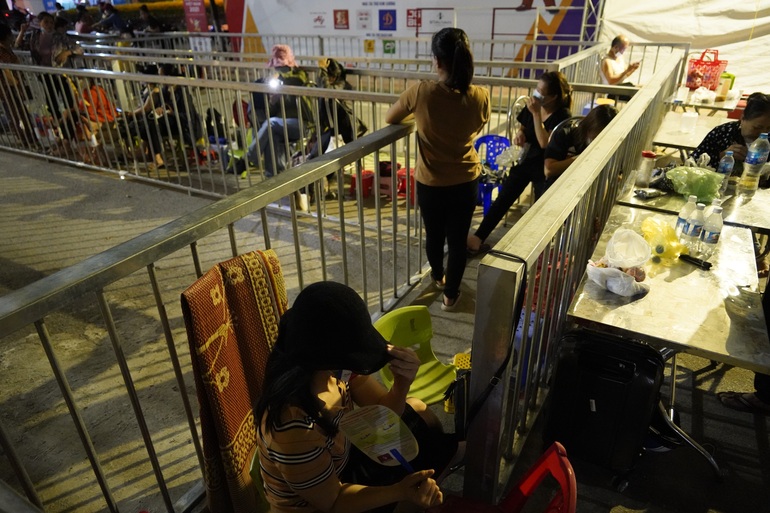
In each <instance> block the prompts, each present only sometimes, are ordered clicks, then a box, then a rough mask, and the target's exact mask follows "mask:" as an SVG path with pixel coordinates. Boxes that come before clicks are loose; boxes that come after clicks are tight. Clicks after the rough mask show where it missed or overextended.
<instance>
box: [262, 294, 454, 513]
mask: <svg viewBox="0 0 770 513" xmlns="http://www.w3.org/2000/svg"><path fill="white" fill-rule="evenodd" d="M385 365H388V366H389V367H390V370H391V371H392V372H393V376H394V382H393V386H392V387H391V388H390V390H387V389H385V387H383V386H382V385H381V384H380V382H379V381H377V380H376V379H375V378H373V377H372V376H371V375H370V374H372V373H374V372H376V371H377V370H379V369H380V368H382V367H384V366H385ZM419 365H420V361H419V358H418V357H417V355H416V354H415V353H414V351H412V350H411V349H409V348H400V347H394V346H392V345H389V344H388V343H387V341H386V340H385V339H384V338H383V337H382V335H380V333H379V332H378V331H377V330H376V329H375V328H374V326H372V322H371V318H370V315H369V311H368V309H367V306H366V304H365V303H364V301H363V300H362V299H361V298H360V297H359V296H358V294H357V293H356V292H355V291H354V290H353V289H351V288H350V287H348V286H347V285H343V284H341V283H335V282H331V281H324V282H317V283H313V284H311V285H309V286H307V287H306V288H305V289H303V290H302V292H300V293H299V295H298V296H297V299H296V300H295V301H294V304H293V305H292V307H291V308H290V309H289V310H288V311H286V313H285V314H283V316H282V317H281V320H280V324H279V327H278V338H277V340H276V342H275V346H274V347H273V350H272V352H271V353H270V356H269V358H268V361H267V365H266V371H265V378H264V390H263V391H262V395H261V397H260V398H259V401H258V402H257V404H256V406H255V408H254V418H255V419H256V421H257V444H258V452H259V467H260V473H261V475H262V482H263V485H264V490H265V495H266V498H267V501H268V502H269V503H270V511H272V512H273V513H289V512H294V513H296V512H300V511H302V512H308V513H310V512H322V511H323V512H326V511H346V512H348V513H356V512H363V511H372V510H375V508H382V507H387V506H389V505H392V504H393V505H395V503H398V502H407V503H411V504H413V505H416V506H418V507H420V508H423V509H424V508H427V507H430V506H434V505H437V504H440V503H441V502H442V498H443V496H442V493H441V490H440V489H439V487H438V485H437V482H436V479H438V477H437V476H439V474H440V473H441V470H442V469H443V468H445V467H447V466H448V464H449V462H450V461H451V459H452V457H453V456H454V455H455V452H456V448H457V443H456V442H455V441H454V437H453V435H447V434H444V433H442V432H441V424H440V422H439V421H438V419H437V418H436V417H435V415H434V414H433V413H432V412H431V411H430V410H428V409H427V407H426V406H425V404H424V403H423V402H422V401H420V400H418V399H414V398H409V397H407V393H408V391H409V387H410V385H411V384H412V382H413V381H414V378H415V375H416V373H417V369H418V367H419ZM367 405H383V406H387V407H388V408H390V409H391V410H393V411H394V412H396V413H397V414H398V415H400V416H401V418H402V420H403V421H404V422H405V423H406V424H407V426H408V427H409V429H410V430H411V431H412V432H413V433H414V435H415V437H416V438H417V440H418V443H419V455H418V456H417V457H416V458H415V459H414V460H413V461H412V462H411V464H412V466H413V467H414V469H415V470H416V472H414V473H408V472H407V471H406V470H404V469H403V467H401V466H397V467H390V466H384V465H380V464H378V463H375V462H374V461H372V460H370V459H369V457H367V456H366V455H365V454H364V453H362V452H361V451H360V450H359V449H357V448H356V447H354V446H351V443H350V441H349V440H348V438H347V437H346V436H345V434H344V433H343V432H341V431H340V430H339V421H340V418H341V417H342V415H344V414H345V413H346V412H349V411H351V410H353V409H354V408H355V407H356V406H367ZM391 509H392V508H388V509H387V511H390V510H391ZM376 511H382V510H381V509H376Z"/></svg>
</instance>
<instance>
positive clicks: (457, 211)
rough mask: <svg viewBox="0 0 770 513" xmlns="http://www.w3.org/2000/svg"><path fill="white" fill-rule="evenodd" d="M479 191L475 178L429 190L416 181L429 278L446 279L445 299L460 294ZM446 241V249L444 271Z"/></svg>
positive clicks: (427, 186)
mask: <svg viewBox="0 0 770 513" xmlns="http://www.w3.org/2000/svg"><path fill="white" fill-rule="evenodd" d="M478 191H479V181H478V179H476V180H473V181H470V182H465V183H461V184H458V185H450V186H449V187H432V186H430V185H425V184H422V183H420V182H417V204H418V205H419V206H420V212H421V213H422V220H423V223H424V224H425V253H426V254H427V257H428V263H429V264H430V267H431V276H433V279H434V280H440V279H441V278H443V277H444V276H446V287H445V288H444V295H446V297H448V298H456V297H457V296H458V294H460V283H461V282H462V280H463V273H465V264H466V243H467V239H468V230H470V228H471V219H472V218H473V211H474V210H475V209H476V199H477V197H478V194H479V192H478ZM445 241H446V243H447V246H448V247H449V251H448V252H447V265H446V271H445V269H444V242H445Z"/></svg>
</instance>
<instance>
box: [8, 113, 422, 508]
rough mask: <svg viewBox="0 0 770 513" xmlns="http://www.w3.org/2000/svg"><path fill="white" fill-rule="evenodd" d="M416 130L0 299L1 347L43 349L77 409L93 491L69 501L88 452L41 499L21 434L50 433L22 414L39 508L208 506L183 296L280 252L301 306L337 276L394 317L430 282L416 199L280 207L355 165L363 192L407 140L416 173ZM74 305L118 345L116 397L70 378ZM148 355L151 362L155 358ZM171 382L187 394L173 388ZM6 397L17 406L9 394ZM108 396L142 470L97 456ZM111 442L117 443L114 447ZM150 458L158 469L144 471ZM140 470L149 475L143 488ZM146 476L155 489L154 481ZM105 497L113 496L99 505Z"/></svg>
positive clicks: (28, 483)
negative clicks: (61, 340) (363, 165)
mask: <svg viewBox="0 0 770 513" xmlns="http://www.w3.org/2000/svg"><path fill="white" fill-rule="evenodd" d="M412 131H413V126H408V125H397V126H390V127H387V128H385V129H382V130H380V131H378V132H377V133H375V134H371V135H369V136H366V137H364V138H362V139H360V140H358V141H357V142H356V143H355V144H349V145H347V146H346V147H345V148H343V149H342V150H341V151H338V152H335V154H334V155H333V154H331V153H329V154H326V155H322V156H321V157H319V158H318V159H315V160H313V161H311V162H308V163H306V164H303V165H300V166H298V167H295V168H293V169H291V170H288V171H286V172H285V173H282V174H281V175H279V176H277V177H275V178H274V179H272V180H270V181H264V182H262V183H259V184H257V185H255V186H254V187H251V188H249V189H247V190H243V191H241V192H239V193H236V194H234V195H232V196H229V197H228V198H225V199H222V200H220V201H217V202H215V203H212V204H211V205H209V206H207V207H204V208H202V209H200V210H198V211H195V212H193V213H190V214H188V215H185V216H182V217H180V218H179V219H177V220H175V221H172V222H170V223H168V224H166V225H164V226H161V227H159V228H157V229H154V230H151V231H149V232H147V233H144V234H143V235H140V236H138V237H136V238H134V239H132V240H130V241H128V242H125V243H123V244H120V245H118V246H116V247H114V248H112V249H109V250H107V251H104V252H103V253H100V254H98V255H95V256H93V257H90V258H88V259H86V260H84V261H82V262H80V263H78V264H75V265H73V266H71V267H68V268H66V269H63V270H61V271H59V272H56V273H54V274H52V275H50V276H48V277H45V278H42V279H40V280H39V281H37V282H35V283H32V284H30V285H28V286H26V287H24V288H22V289H19V290H15V291H12V292H10V293H8V294H6V295H4V296H3V299H2V301H0V333H2V334H3V337H2V338H0V341H2V343H3V345H4V347H11V346H13V347H16V346H17V345H18V344H21V345H22V346H28V345H29V344H33V345H34V344H40V345H42V347H43V348H44V352H45V355H46V357H47V358H48V361H49V363H50V366H51V369H52V372H53V374H52V377H51V378H50V379H51V380H54V378H55V382H56V383H57V384H58V387H59V390H60V393H61V397H62V398H63V399H64V403H65V404H66V410H64V409H62V411H60V412H59V413H58V414H57V415H52V416H53V417H54V418H58V417H59V416H62V417H63V416H66V413H65V412H68V413H69V415H70V417H71V419H72V422H73V423H74V426H75V429H76V431H77V433H78V435H79V438H80V441H81V444H82V447H81V450H82V451H84V452H85V454H86V456H87V458H88V461H89V462H90V467H91V470H92V472H93V473H94V480H93V481H94V483H95V484H94V485H93V486H92V487H87V488H88V489H87V490H83V489H82V488H83V485H82V480H81V481H80V484H79V485H78V486H74V485H71V486H72V488H73V490H75V489H77V490H78V492H77V494H76V497H75V496H74V495H73V497H72V498H70V499H67V498H65V499H63V498H62V497H60V496H61V495H62V494H64V495H65V496H66V495H68V492H65V491H63V490H62V488H61V487H63V486H64V487H66V486H67V483H68V482H69V479H70V477H69V476H68V475H67V472H68V468H70V467H72V466H74V467H76V468H78V469H79V470H78V472H79V473H83V472H86V469H85V468H83V465H82V464H81V463H80V460H81V458H82V456H78V450H77V447H62V448H61V451H62V453H63V454H66V455H67V458H65V459H66V461H70V463H66V464H63V465H62V468H61V470H60V471H59V472H58V473H56V475H54V476H48V475H46V476H45V479H44V480H43V481H44V482H54V483H57V486H56V487H53V486H45V487H44V489H43V493H38V491H36V489H35V487H34V486H33V485H32V480H31V479H30V477H29V474H28V472H27V471H26V467H25V461H26V462H30V461H34V460H35V458H36V457H37V449H38V448H37V447H35V446H34V444H28V445H24V446H20V447H16V448H15V450H14V444H13V442H12V440H13V439H14V438H16V436H17V435H18V434H20V433H19V431H20V430H24V431H25V436H27V437H34V436H35V432H36V429H37V428H39V427H40V426H37V424H36V423H35V422H34V420H33V419H29V418H26V417H24V418H20V419H16V420H15V421H14V424H13V425H11V426H6V427H5V429H0V446H1V447H3V448H5V450H4V452H5V457H7V458H9V459H10V460H11V463H12V468H13V469H14V472H15V474H16V475H17V477H18V480H19V481H20V482H21V483H24V484H25V487H24V488H25V492H26V493H27V495H28V497H29V499H30V500H31V501H32V502H34V503H36V504H46V503H48V502H49V501H51V500H53V498H56V499H57V500H58V501H62V500H64V503H65V504H69V507H74V505H73V504H72V503H71V502H68V501H78V500H82V501H84V502H85V503H87V504H81V506H79V507H78V511H101V510H103V509H105V508H106V509H108V510H109V511H114V512H116V511H119V510H123V511H126V510H135V509H136V508H135V503H134V502H131V501H132V498H133V497H135V496H139V497H145V496H147V495H151V494H156V495H157V496H159V497H160V499H161V500H162V503H163V504H164V505H165V509H166V511H169V512H172V511H182V510H185V509H186V508H187V507H188V506H189V505H190V504H191V503H192V502H194V501H195V500H198V499H199V498H200V495H201V493H202V488H201V485H200V476H201V475H200V472H201V471H202V469H203V466H202V461H203V460H202V454H201V448H200V444H199V442H198V440H199V438H198V434H197V428H196V425H197V422H198V420H197V414H196V413H195V412H194V411H193V409H192V407H191V405H190V403H191V402H194V399H192V400H191V399H190V397H188V394H190V393H191V390H190V389H189V388H188V384H189V383H191V381H192V380H191V379H190V377H189V373H190V372H191V368H190V361H189V359H188V358H187V357H185V356H182V357H180V356H179V355H178V351H180V350H181V351H182V354H185V353H186V352H187V349H186V348H185V345H186V344H185V342H184V340H186V336H185V334H184V330H183V326H181V325H180V323H181V308H180V303H179V295H180V293H181V292H182V291H183V290H184V289H185V288H186V287H187V286H189V285H190V284H191V283H192V282H193V281H194V280H195V279H196V278H197V277H200V276H201V275H202V273H203V271H204V270H206V269H208V268H209V267H210V266H211V265H213V264H214V263H216V262H219V261H222V260H225V259H227V258H230V257H231V256H233V255H236V254H239V253H240V252H242V251H248V250H251V249H257V248H273V249H275V250H276V252H277V253H278V256H279V259H280V261H281V266H282V268H283V275H284V279H285V280H286V286H287V291H288V293H289V296H290V301H292V300H293V297H294V296H295V295H296V294H297V293H298V292H299V290H301V288H302V287H303V286H304V285H305V284H307V283H311V282H315V281H319V280H335V281H339V282H343V283H347V284H349V285H350V286H351V287H353V288H355V289H356V290H357V291H358V292H359V293H360V294H361V295H362V297H364V298H365V299H366V300H367V302H368V303H369V304H370V308H371V310H372V312H373V315H374V316H377V315H378V314H379V313H381V312H384V311H387V310H388V309H389V308H391V307H392V305H393V304H394V303H395V302H396V301H397V300H398V299H399V298H400V297H402V296H403V295H404V294H405V293H406V292H408V291H409V290H410V288H411V287H413V286H414V285H415V284H416V283H418V282H419V280H420V279H421V276H422V275H423V273H424V265H425V264H424V259H423V256H422V254H423V251H422V237H421V235H420V234H421V224H420V220H419V218H418V216H417V214H416V211H415V209H414V208H413V206H412V204H411V203H410V201H398V202H397V201H386V200H385V199H384V198H383V197H381V196H380V194H373V195H372V196H371V197H369V198H367V197H366V192H365V190H364V188H363V187H362V186H359V187H357V189H356V192H355V195H354V196H355V198H356V202H355V204H354V205H351V202H344V201H343V199H342V197H340V198H339V200H338V201H327V202H325V201H323V200H322V199H321V198H319V201H318V203H317V204H316V209H315V215H314V216H309V215H304V216H303V215H297V210H296V206H295V201H294V200H293V199H291V200H290V202H289V206H288V207H284V208H283V209H278V210H277V209H276V208H275V206H273V207H271V205H274V204H276V203H280V202H281V201H282V199H283V198H293V197H294V193H296V192H297V191H299V190H300V189H303V188H305V187H308V186H311V185H316V186H317V185H318V182H320V181H322V180H324V179H325V178H326V177H327V175H330V174H331V175H333V176H334V177H335V178H336V180H337V183H338V184H341V172H342V169H343V168H345V167H346V166H356V174H357V178H358V182H357V183H358V184H362V183H363V182H362V179H363V176H362V174H361V169H360V165H359V163H360V161H361V159H363V158H364V157H365V156H368V155H371V156H374V158H375V160H378V159H379V157H380V154H382V156H383V158H390V159H391V161H392V162H395V161H396V158H397V154H396V146H397V145H399V146H403V147H404V149H405V153H403V156H404V158H405V160H404V161H402V162H404V163H405V164H406V165H407V167H409V166H413V164H414V160H415V154H414V152H413V150H412V149H413V148H415V147H416V146H415V143H414V136H413V134H412ZM375 169H377V168H375ZM374 179H375V183H377V184H379V183H383V184H387V185H388V186H389V188H390V190H391V191H396V190H397V189H398V181H397V180H398V178H397V176H396V174H395V173H394V174H393V175H392V176H390V177H382V176H380V174H379V172H378V171H377V172H376V173H375V176H374ZM405 187H406V189H405V191H404V192H405V194H406V197H409V195H412V194H414V191H413V189H412V188H413V187H414V184H413V183H411V182H409V181H408V180H407V181H406V183H405ZM394 194H395V193H394ZM284 201H285V200H284ZM365 204H366V205H367V206H366V207H365V206H364V205H365ZM276 210H277V212H276ZM271 212H272V213H271ZM123 288H135V289H136V291H137V293H136V294H135V295H134V296H133V297H134V300H132V302H134V301H135V302H134V303H133V306H132V307H131V308H129V309H128V310H126V309H125V308H124V305H123V304H122V301H121V293H120V291H121V290H122V289H123ZM71 310H78V311H85V312H89V313H88V317H90V320H89V322H88V324H89V325H91V326H96V325H98V326H100V329H102V328H103V331H102V333H103V334H102V335H101V336H100V337H99V340H98V343H97V347H95V348H94V349H95V351H96V352H106V353H109V350H108V349H107V348H108V347H110V346H111V347H112V351H113V353H114V356H113V358H112V361H111V362H110V361H106V360H105V361H104V363H103V368H102V369H100V371H99V375H100V376H101V377H100V378H99V379H97V376H93V377H92V379H94V380H97V381H101V382H102V383H101V388H100V390H104V389H106V390H107V392H102V393H101V394H103V395H99V396H96V397H95V396H93V395H91V394H88V393H85V394H84V393H83V390H76V389H75V387H73V386H72V385H70V380H71V379H74V380H77V381H79V382H80V381H81V380H82V379H84V378H83V376H80V375H73V373H72V372H71V371H70V370H69V369H68V366H66V365H64V364H63V363H62V361H61V360H62V356H61V354H62V350H61V348H57V347H56V346H57V344H56V340H57V338H58V336H59V332H60V331H61V330H62V329H63V328H62V325H61V322H62V319H60V318H59V315H60V312H69V311H71ZM140 312H142V313H141V314H140ZM150 312H152V313H150ZM137 321H138V322H140V323H141V329H139V330H136V329H134V323H136V322H137ZM89 329H93V328H89ZM17 333H18V335H17ZM32 333H36V336H33V335H32ZM18 336H20V338H15V337H18ZM30 336H32V337H33V338H34V340H33V339H32V338H28V337H30ZM149 355H151V358H152V359H151V361H148V360H147V357H148V356H149ZM105 357H106V356H105ZM148 366H150V367H151V368H152V372H153V373H154V374H156V375H157V376H158V377H160V376H166V377H165V378H163V379H153V380H149V379H148V378H147V376H146V371H147V370H148V369H147V367H148ZM150 382H151V383H152V384H150ZM148 387H160V388H163V389H165V390H168V391H169V392H168V393H165V394H163V399H162V400H161V402H162V404H163V408H157V404H158V403H157V401H158V397H157V396H156V397H154V398H153V397H152V396H151V395H149V396H148ZM172 387H173V388H174V389H175V390H178V393H174V392H171V388H172ZM174 397H176V398H175V399H174ZM193 397H194V394H193ZM9 400H13V398H12V397H5V398H4V401H9ZM102 401H118V402H125V403H126V410H127V411H131V412H132V415H128V418H125V417H124V416H122V415H121V416H120V420H117V419H112V421H113V422H120V425H122V426H123V429H122V430H121V433H120V436H121V438H122V441H121V446H126V447H131V451H132V452H131V454H134V453H136V452H137V451H141V450H142V448H143V449H144V451H145V452H146V460H145V461H141V459H140V460H139V461H137V463H136V464H133V465H132V464H123V465H122V464H121V463H120V462H118V461H112V458H110V455H111V451H109V450H108V449H106V448H105V447H103V446H102V447H100V446H99V442H98V441H97V439H96V438H94V437H93V436H92V435H91V431H92V430H93V429H94V427H98V426H95V424H97V423H98V422H100V420H99V417H98V416H97V417H95V418H94V417H92V416H91V414H92V412H93V411H94V410H97V411H98V410H100V409H101V407H102ZM161 410H162V411H161ZM169 412H173V415H170V414H169ZM131 418H133V419H134V421H135V422H136V424H137V425H138V428H139V431H140V433H141V435H140V439H139V440H136V439H135V438H134V436H135V429H134V428H133V427H132V426H131V420H130V419H131ZM52 421H53V419H49V420H48V421H47V422H49V423H50V422H52ZM185 425H186V426H187V431H188V432H187V433H186V434H185V428H184V427H182V426H185ZM62 429H63V428H62ZM169 431H170V432H172V433H174V437H173V440H168V439H166V436H165V435H166V434H167V433H169ZM115 435H117V433H113V436H115ZM115 441H117V440H115ZM101 442H102V443H103V444H104V443H107V445H108V447H109V446H111V445H112V443H113V440H112V439H108V440H107V441H105V440H102V441H101ZM105 453H106V454H105ZM81 454H82V453H81ZM57 457H61V456H59V455H57ZM147 461H149V467H151V468H145V467H147V466H148V465H147V463H146V462H147ZM75 462H77V463H75ZM133 467H139V469H135V468H133ZM180 468H181V470H180ZM137 474H138V475H141V476H142V478H141V479H137V478H136V475H137ZM148 476H154V480H151V482H149V483H148V481H147V479H148ZM183 477H184V479H182V478H183ZM38 479H40V476H39V475H38ZM180 480H181V481H182V482H183V484H184V486H182V485H180V483H179V481H180ZM97 485H98V488H97ZM172 485H173V486H172ZM99 493H101V495H102V497H103V501H99V500H98V496H99ZM100 502H101V505H100V504H99V503H100ZM75 503H77V502H75ZM86 505H87V507H86ZM59 507H62V505H61V504H59Z"/></svg>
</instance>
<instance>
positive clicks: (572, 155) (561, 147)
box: [544, 105, 618, 188]
mask: <svg viewBox="0 0 770 513" xmlns="http://www.w3.org/2000/svg"><path fill="white" fill-rule="evenodd" d="M617 115H618V111H617V109H615V107H613V106H611V105H599V106H598V107H594V108H593V109H591V112H589V113H588V115H587V116H586V117H585V118H583V119H582V120H581V121H580V124H578V125H577V126H570V125H565V126H563V127H561V128H559V129H558V130H556V131H555V132H554V133H553V135H552V137H551V140H550V141H549V142H548V146H547V147H546V149H545V162H544V165H545V178H546V188H548V187H550V186H551V184H553V182H555V181H556V179H557V178H559V177H560V176H561V175H562V173H564V171H566V170H567V168H568V167H569V166H570V165H571V164H572V163H573V162H574V161H575V159H577V158H578V155H580V154H581V153H583V151H584V150H585V149H586V148H587V147H588V145H589V144H591V141H593V140H594V139H596V136H597V135H599V133H600V132H601V131H602V130H604V128H605V127H606V126H607V125H609V124H610V121H612V120H613V119H614V118H615V116H617Z"/></svg>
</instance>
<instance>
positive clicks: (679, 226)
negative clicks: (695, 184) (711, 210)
mask: <svg viewBox="0 0 770 513" xmlns="http://www.w3.org/2000/svg"><path fill="white" fill-rule="evenodd" d="M697 202H698V196H690V197H688V198H687V203H685V204H684V206H683V207H682V210H680V211H679V217H678V218H677V219H676V226H675V231H676V236H677V237H679V240H680V242H682V244H684V239H683V238H682V230H684V226H685V225H686V224H687V218H688V217H690V214H691V213H692V211H693V210H695V204H696V203H697Z"/></svg>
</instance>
